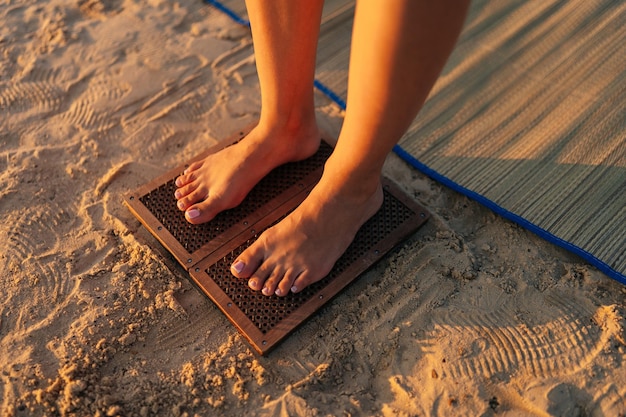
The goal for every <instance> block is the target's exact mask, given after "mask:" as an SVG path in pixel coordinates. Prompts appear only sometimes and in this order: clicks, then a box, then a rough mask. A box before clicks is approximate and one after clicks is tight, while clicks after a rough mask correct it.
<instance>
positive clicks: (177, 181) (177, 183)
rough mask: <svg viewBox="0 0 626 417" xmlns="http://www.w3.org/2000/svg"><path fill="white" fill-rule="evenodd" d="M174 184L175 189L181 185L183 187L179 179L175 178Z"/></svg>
mask: <svg viewBox="0 0 626 417" xmlns="http://www.w3.org/2000/svg"><path fill="white" fill-rule="evenodd" d="M175 184H176V186H177V187H180V186H181V185H183V181H182V180H181V179H180V177H178V178H176V181H175Z"/></svg>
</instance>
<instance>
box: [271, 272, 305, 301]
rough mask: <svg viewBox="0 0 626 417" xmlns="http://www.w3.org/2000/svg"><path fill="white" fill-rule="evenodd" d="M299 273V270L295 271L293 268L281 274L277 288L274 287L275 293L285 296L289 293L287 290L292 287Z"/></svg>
mask: <svg viewBox="0 0 626 417" xmlns="http://www.w3.org/2000/svg"><path fill="white" fill-rule="evenodd" d="M299 275H300V272H299V271H298V272H297V273H296V271H295V270H293V269H292V270H289V271H287V273H286V274H284V275H283V277H282V279H281V281H280V283H279V284H278V288H276V295H280V296H285V295H287V294H289V292H290V291H291V289H292V288H293V285H294V282H295V280H296V278H297V277H298V276H299ZM291 292H294V291H291Z"/></svg>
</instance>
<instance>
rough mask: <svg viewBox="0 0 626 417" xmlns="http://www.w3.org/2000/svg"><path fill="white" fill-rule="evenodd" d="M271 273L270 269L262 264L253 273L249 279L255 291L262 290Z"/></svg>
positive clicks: (249, 283) (249, 284)
mask: <svg viewBox="0 0 626 417" xmlns="http://www.w3.org/2000/svg"><path fill="white" fill-rule="evenodd" d="M270 273H271V271H270V270H268V269H265V268H263V266H261V267H260V268H259V269H257V270H256V271H255V272H254V274H252V276H251V277H250V279H249V280H248V286H249V287H250V288H252V289H253V290H255V291H262V290H263V287H264V286H265V281H267V278H268V277H269V276H270Z"/></svg>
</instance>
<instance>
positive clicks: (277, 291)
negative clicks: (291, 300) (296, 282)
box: [274, 288, 283, 295]
mask: <svg viewBox="0 0 626 417" xmlns="http://www.w3.org/2000/svg"><path fill="white" fill-rule="evenodd" d="M274 294H276V295H283V292H282V291H281V290H280V288H276V292H275V293H274Z"/></svg>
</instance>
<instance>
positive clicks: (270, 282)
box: [261, 268, 285, 295]
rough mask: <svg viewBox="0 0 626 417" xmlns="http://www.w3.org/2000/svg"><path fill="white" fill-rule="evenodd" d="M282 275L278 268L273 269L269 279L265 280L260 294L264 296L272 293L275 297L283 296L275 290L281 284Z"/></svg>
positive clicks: (278, 290)
mask: <svg viewBox="0 0 626 417" xmlns="http://www.w3.org/2000/svg"><path fill="white" fill-rule="evenodd" d="M284 275H285V274H284V272H283V271H282V270H280V269H279V268H274V270H273V271H272V273H271V274H270V276H269V278H268V279H266V280H265V283H264V284H263V289H262V290H261V292H262V293H263V294H264V295H273V294H274V293H275V294H276V295H284V294H283V293H282V292H281V291H280V289H278V288H277V287H278V284H279V283H280V282H282V279H283V277H284Z"/></svg>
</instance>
